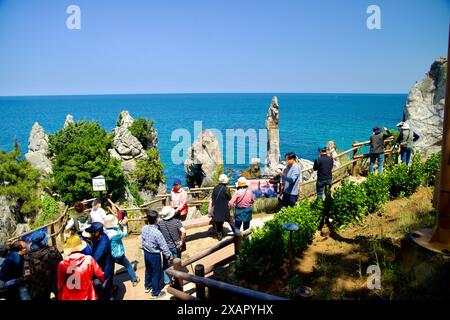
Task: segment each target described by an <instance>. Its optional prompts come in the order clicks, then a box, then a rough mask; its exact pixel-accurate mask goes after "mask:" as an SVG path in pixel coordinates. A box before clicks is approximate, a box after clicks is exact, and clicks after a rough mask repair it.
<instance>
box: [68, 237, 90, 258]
mask: <svg viewBox="0 0 450 320" xmlns="http://www.w3.org/2000/svg"><path fill="white" fill-rule="evenodd" d="M86 247H87V244H86V242H84V241H83V240H81V238H80V236H78V235H77V234H74V235H73V236H70V237H69V238H68V239H67V241H66V243H65V244H64V254H65V255H69V254H71V253H73V252H78V251H83V250H84V248H86Z"/></svg>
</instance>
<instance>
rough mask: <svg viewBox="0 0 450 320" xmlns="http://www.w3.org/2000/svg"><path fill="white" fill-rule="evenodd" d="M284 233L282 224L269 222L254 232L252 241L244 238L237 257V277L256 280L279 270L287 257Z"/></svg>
mask: <svg viewBox="0 0 450 320" xmlns="http://www.w3.org/2000/svg"><path fill="white" fill-rule="evenodd" d="M283 233H284V230H283V226H282V225H281V224H279V223H277V222H276V221H275V220H269V221H267V222H266V223H265V224H264V226H263V227H262V228H257V229H256V230H254V231H253V233H252V236H251V239H250V238H244V239H243V240H242V243H241V248H240V250H239V254H238V255H237V257H236V265H235V266H236V275H237V276H238V277H242V278H244V277H245V278H248V279H256V278H259V277H263V276H264V275H265V274H266V273H268V272H270V271H274V269H275V270H276V269H278V268H279V267H280V265H281V264H282V262H283V259H284V258H285V257H286V252H285V250H286V248H285V245H284V241H283V239H284V238H283Z"/></svg>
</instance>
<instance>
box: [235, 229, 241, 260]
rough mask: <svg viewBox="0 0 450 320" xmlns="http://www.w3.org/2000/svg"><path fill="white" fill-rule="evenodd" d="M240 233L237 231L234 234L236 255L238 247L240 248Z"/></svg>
mask: <svg viewBox="0 0 450 320" xmlns="http://www.w3.org/2000/svg"><path fill="white" fill-rule="evenodd" d="M241 241H242V234H241V233H240V232H238V233H237V234H235V235H234V254H235V255H237V254H238V253H239V249H240V248H241Z"/></svg>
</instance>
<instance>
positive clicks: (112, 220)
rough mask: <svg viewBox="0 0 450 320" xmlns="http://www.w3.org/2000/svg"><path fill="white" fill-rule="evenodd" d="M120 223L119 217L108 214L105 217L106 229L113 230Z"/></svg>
mask: <svg viewBox="0 0 450 320" xmlns="http://www.w3.org/2000/svg"><path fill="white" fill-rule="evenodd" d="M118 223H119V220H117V217H116V216H115V215H113V214H107V215H106V217H105V223H104V226H105V228H106V229H111V228H114V227H115V226H117V224H118Z"/></svg>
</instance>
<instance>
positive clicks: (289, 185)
mask: <svg viewBox="0 0 450 320" xmlns="http://www.w3.org/2000/svg"><path fill="white" fill-rule="evenodd" d="M285 157H286V162H287V167H286V168H285V169H284V171H283V172H282V173H279V175H280V176H281V182H282V183H283V185H284V187H283V196H282V197H281V200H280V201H281V206H282V207H292V206H294V205H295V204H296V203H297V200H298V194H299V192H300V183H301V181H302V171H301V169H300V166H299V165H298V163H297V156H296V155H295V153H293V152H288V153H286V155H285Z"/></svg>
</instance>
